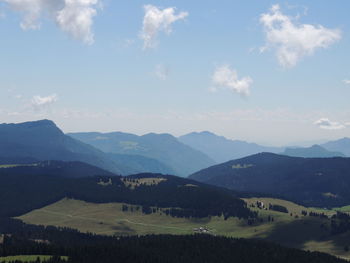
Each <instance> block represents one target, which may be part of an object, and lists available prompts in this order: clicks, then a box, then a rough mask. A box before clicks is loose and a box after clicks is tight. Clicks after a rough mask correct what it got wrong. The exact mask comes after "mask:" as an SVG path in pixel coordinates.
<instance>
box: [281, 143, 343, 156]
mask: <svg viewBox="0 0 350 263" xmlns="http://www.w3.org/2000/svg"><path fill="white" fill-rule="evenodd" d="M281 154H282V155H287V156H292V157H304V158H331V157H346V155H345V154H343V153H341V152H332V151H328V150H326V149H325V148H323V147H321V146H320V145H313V146H311V147H308V148H286V150H285V151H284V152H283V153H281Z"/></svg>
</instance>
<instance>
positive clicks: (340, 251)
mask: <svg viewBox="0 0 350 263" xmlns="http://www.w3.org/2000/svg"><path fill="white" fill-rule="evenodd" d="M245 201H246V202H247V203H248V205H250V204H254V203H256V201H261V202H264V204H265V205H268V204H269V203H271V204H274V205H282V206H285V207H286V208H287V209H288V210H289V212H290V213H292V215H290V213H288V214H287V213H280V212H276V211H271V210H264V209H259V208H256V207H255V208H251V209H252V210H254V211H258V212H259V215H260V217H261V218H263V222H261V223H258V224H254V225H253V226H248V225H247V222H246V221H244V220H239V219H237V218H229V219H228V220H224V219H223V218H222V217H212V218H205V219H182V218H173V217H170V216H166V215H165V214H162V213H157V214H150V215H144V214H142V213H141V212H140V211H136V209H134V211H133V212H130V210H129V211H127V212H123V211H122V206H123V204H120V203H109V204H92V203H86V202H82V201H78V200H70V199H64V200H61V201H59V202H57V203H55V204H53V205H50V206H47V207H45V208H42V209H38V210H34V211H32V212H31V213H28V214H26V215H23V216H21V217H19V218H20V219H21V220H23V221H24V222H26V223H30V224H38V225H55V226H62V227H71V228H75V229H78V230H80V231H82V232H93V233H96V234H105V235H146V234H191V233H194V231H193V229H194V228H199V227H206V228H208V229H209V230H210V232H211V233H212V234H215V235H224V236H230V237H237V238H261V239H266V240H270V241H275V242H278V243H281V244H283V245H286V246H290V247H296V248H301V249H305V250H312V251H322V252H326V253H330V254H333V255H337V256H340V257H344V258H348V259H350V253H349V252H345V251H344V246H345V245H348V246H349V245H350V233H345V234H343V235H338V236H329V232H327V231H326V230H325V229H323V228H321V227H320V226H321V224H325V225H326V224H329V221H327V220H326V219H321V218H318V217H309V216H307V217H305V216H302V214H301V211H302V210H304V211H308V212H310V211H313V212H318V213H320V212H324V213H325V214H327V215H332V214H333V213H335V211H329V210H322V209H313V208H305V207H302V206H299V205H296V204H294V203H291V202H288V201H284V200H278V199H271V198H251V199H246V200H245ZM269 217H270V218H273V222H269V221H268V218H269Z"/></svg>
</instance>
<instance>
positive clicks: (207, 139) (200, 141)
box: [179, 131, 284, 163]
mask: <svg viewBox="0 0 350 263" xmlns="http://www.w3.org/2000/svg"><path fill="white" fill-rule="evenodd" d="M179 141H180V142H182V143H184V144H187V145H188V146H190V147H192V148H194V149H196V150H198V151H201V152H203V153H205V154H207V155H208V156H209V157H210V158H212V159H213V160H215V161H216V162H217V163H222V162H226V161H229V160H233V159H238V158H242V157H245V156H248V155H252V154H256V153H260V152H272V153H278V152H281V151H283V150H284V148H283V147H267V146H262V145H259V144H256V143H249V142H245V141H240V140H230V139H227V138H225V137H223V136H218V135H216V134H214V133H211V132H208V131H204V132H193V133H189V134H186V135H183V136H181V137H179Z"/></svg>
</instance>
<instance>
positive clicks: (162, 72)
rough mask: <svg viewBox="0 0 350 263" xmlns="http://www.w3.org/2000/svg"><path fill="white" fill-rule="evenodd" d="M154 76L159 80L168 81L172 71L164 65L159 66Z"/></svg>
mask: <svg viewBox="0 0 350 263" xmlns="http://www.w3.org/2000/svg"><path fill="white" fill-rule="evenodd" d="M154 74H155V76H156V77H157V78H158V79H160V80H166V79H167V78H168V77H169V74H170V70H169V68H168V67H167V66H165V65H163V64H158V65H157V66H156V69H155V72H154Z"/></svg>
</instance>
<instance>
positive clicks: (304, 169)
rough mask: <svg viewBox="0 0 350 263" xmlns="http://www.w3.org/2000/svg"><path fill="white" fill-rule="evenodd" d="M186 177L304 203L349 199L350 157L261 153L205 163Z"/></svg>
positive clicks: (331, 204)
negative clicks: (200, 168)
mask: <svg viewBox="0 0 350 263" xmlns="http://www.w3.org/2000/svg"><path fill="white" fill-rule="evenodd" d="M190 178H191V179H194V180H198V181H200V182H205V183H209V184H213V185H216V186H222V187H227V188H229V189H234V190H236V191H242V192H255V193H261V194H263V195H269V196H270V195H271V196H278V197H282V198H285V199H289V200H293V201H296V202H299V203H302V204H304V205H306V206H318V207H334V206H344V205H348V204H349V203H350V192H349V188H350V158H298V157H289V156H284V155H277V154H272V153H261V154H256V155H252V156H248V157H245V158H242V159H238V160H233V161H229V162H226V163H223V164H219V165H215V166H212V167H209V168H207V169H204V170H201V171H199V172H197V173H194V174H193V175H191V176H190Z"/></svg>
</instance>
